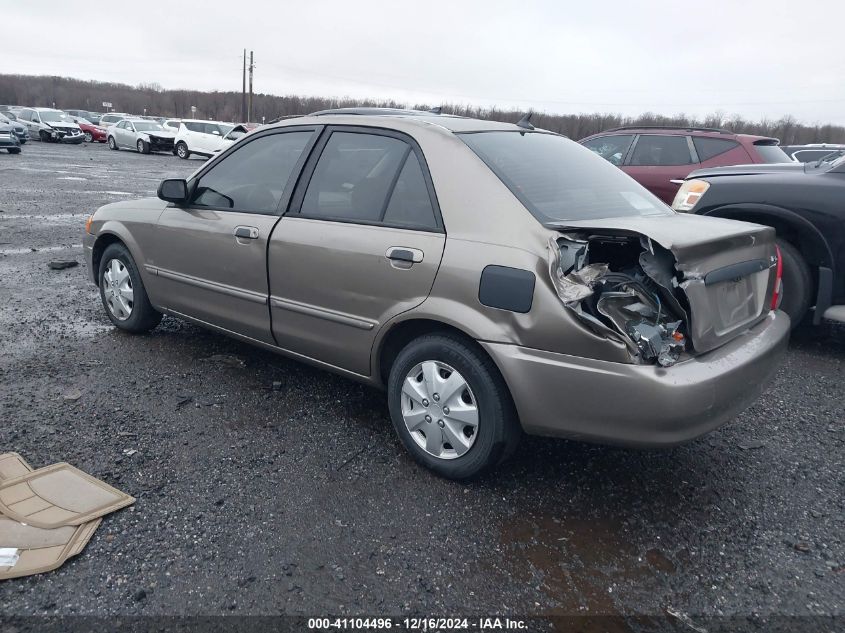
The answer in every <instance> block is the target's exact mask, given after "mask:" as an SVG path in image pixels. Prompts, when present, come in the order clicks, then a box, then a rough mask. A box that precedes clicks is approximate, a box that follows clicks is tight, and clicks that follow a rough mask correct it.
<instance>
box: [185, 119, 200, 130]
mask: <svg viewBox="0 0 845 633" xmlns="http://www.w3.org/2000/svg"><path fill="white" fill-rule="evenodd" d="M185 127H186V128H188V129H189V130H190V131H191V132H205V123H199V122H197V121H186V122H185Z"/></svg>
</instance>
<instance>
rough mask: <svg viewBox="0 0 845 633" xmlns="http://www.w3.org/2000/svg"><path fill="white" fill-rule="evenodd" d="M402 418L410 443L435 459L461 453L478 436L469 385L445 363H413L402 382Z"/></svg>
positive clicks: (476, 416) (466, 449) (450, 457)
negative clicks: (410, 438) (412, 441)
mask: <svg viewBox="0 0 845 633" xmlns="http://www.w3.org/2000/svg"><path fill="white" fill-rule="evenodd" d="M402 418H403V419H404V421H405V426H406V428H407V429H408V433H410V434H411V437H412V438H413V440H414V442H416V443H417V445H418V446H419V447H420V448H422V449H423V450H424V451H425V452H426V453H428V454H429V455H431V456H433V457H437V458H439V459H456V458H458V457H461V456H462V455H464V454H465V453H466V452H467V451H468V450H469V449H470V448H472V445H473V444H474V443H475V439H476V437H477V436H478V404H477V401H476V399H475V396H474V395H473V393H472V389H470V387H469V384H468V383H467V381H466V380H465V379H464V377H463V376H461V374H460V373H459V372H458V371H457V370H456V369H454V368H453V367H450V366H449V365H447V364H446V363H442V362H440V361H435V360H427V361H423V362H422V363H419V364H417V365H415V366H414V367H413V368H412V369H411V371H410V372H408V375H407V376H406V377H405V381H404V382H403V383H402Z"/></svg>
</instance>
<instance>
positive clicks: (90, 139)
mask: <svg viewBox="0 0 845 633" xmlns="http://www.w3.org/2000/svg"><path fill="white" fill-rule="evenodd" d="M85 142H86V143H93V142H94V135H93V134H91V132H85Z"/></svg>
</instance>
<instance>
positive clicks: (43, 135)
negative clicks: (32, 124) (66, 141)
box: [38, 130, 53, 143]
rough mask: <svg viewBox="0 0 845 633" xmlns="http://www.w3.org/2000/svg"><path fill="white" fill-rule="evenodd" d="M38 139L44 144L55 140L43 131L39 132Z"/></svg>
mask: <svg viewBox="0 0 845 633" xmlns="http://www.w3.org/2000/svg"><path fill="white" fill-rule="evenodd" d="M38 138H39V139H40V140H41V142H42V143H49V142H50V141H52V140H53V139H52V138H51V137H50V134H49V133H47V132H45V131H44V130H41V131H39V132H38Z"/></svg>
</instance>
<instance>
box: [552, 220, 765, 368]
mask: <svg viewBox="0 0 845 633" xmlns="http://www.w3.org/2000/svg"><path fill="white" fill-rule="evenodd" d="M690 220H692V222H690ZM547 226H548V228H552V229H554V230H555V235H554V236H553V237H552V238H551V239H550V240H549V275H550V277H551V280H552V283H553V285H554V288H555V290H556V291H557V294H558V296H559V298H560V300H561V302H562V303H563V305H564V306H565V307H566V308H567V309H569V310H571V311H572V312H573V313H574V314H575V315H576V316H577V317H578V319H579V320H580V321H581V323H582V324H583V325H584V326H585V327H587V328H589V329H590V330H591V331H593V332H595V333H597V334H600V335H604V336H606V337H608V338H610V339H612V340H614V341H617V342H619V343H621V344H623V345H625V347H626V349H627V350H628V352H629V354H630V358H631V362H633V363H637V364H657V365H659V366H661V367H671V366H672V365H675V364H676V363H678V362H679V361H682V360H684V359H688V358H692V357H694V356H696V355H698V354H702V353H706V352H709V351H711V350H713V349H716V348H717V347H719V346H721V345H724V344H725V343H727V342H729V341H731V340H732V339H733V338H735V337H736V336H738V335H739V334H741V333H742V332H744V331H746V330H747V329H748V328H750V327H753V326H754V325H755V324H756V323H759V322H760V321H761V320H762V319H763V318H764V317H765V316H766V314H767V312H768V310H769V306H770V304H771V298H772V293H773V292H774V289H775V287H776V281H777V279H776V277H777V255H776V249H775V233H774V231H773V230H772V229H770V228H768V227H764V226H758V225H753V224H747V223H738V222H731V221H728V220H726V221H716V222H712V221H710V220H709V219H707V220H706V221H704V222H701V221H699V220H698V219H697V218H695V217H694V216H681V215H676V216H668V217H664V216H661V217H655V218H648V217H641V218H636V220H635V221H632V220H630V219H627V218H614V219H604V220H598V221H593V222H588V221H587V222H585V221H581V222H579V221H573V222H565V223H555V222H553V223H549V224H547Z"/></svg>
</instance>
